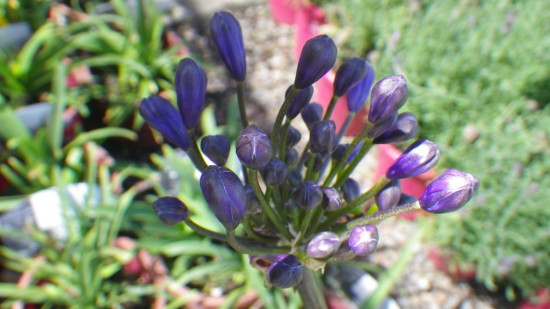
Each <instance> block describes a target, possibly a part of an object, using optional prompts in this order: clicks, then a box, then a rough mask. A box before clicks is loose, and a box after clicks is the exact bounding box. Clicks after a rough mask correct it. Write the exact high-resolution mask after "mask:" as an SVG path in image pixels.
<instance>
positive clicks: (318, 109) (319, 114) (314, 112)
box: [301, 103, 323, 130]
mask: <svg viewBox="0 0 550 309" xmlns="http://www.w3.org/2000/svg"><path fill="white" fill-rule="evenodd" d="M301 114H302V119H303V120H304V122H305V123H306V126H307V128H308V129H309V130H311V128H312V127H313V125H314V124H316V123H317V122H319V121H321V119H322V118H323V106H321V104H319V103H309V104H308V105H306V106H305V107H304V108H303V109H302V113H301Z"/></svg>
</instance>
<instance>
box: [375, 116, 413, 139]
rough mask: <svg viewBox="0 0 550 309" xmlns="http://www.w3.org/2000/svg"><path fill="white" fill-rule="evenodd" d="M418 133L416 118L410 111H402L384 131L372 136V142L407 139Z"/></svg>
mask: <svg viewBox="0 0 550 309" xmlns="http://www.w3.org/2000/svg"><path fill="white" fill-rule="evenodd" d="M417 133H418V120H416V116H415V115H414V114H412V113H402V114H399V116H397V120H396V121H395V122H394V123H393V124H392V126H391V127H390V128H389V129H387V130H386V131H385V132H384V133H382V134H381V135H379V136H377V137H376V138H374V140H373V143H374V144H391V143H399V142H403V141H406V140H409V139H411V138H413V137H415V136H416V134H417Z"/></svg>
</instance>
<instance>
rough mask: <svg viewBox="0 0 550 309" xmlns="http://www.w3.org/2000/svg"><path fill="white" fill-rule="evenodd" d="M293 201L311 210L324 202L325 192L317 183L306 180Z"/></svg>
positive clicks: (295, 193)
mask: <svg viewBox="0 0 550 309" xmlns="http://www.w3.org/2000/svg"><path fill="white" fill-rule="evenodd" d="M292 199H293V200H294V201H295V202H296V204H298V206H300V207H302V208H305V209H308V210H311V209H314V208H316V207H317V206H319V205H321V203H322V202H323V190H321V187H319V185H318V184H317V183H315V181H312V180H306V181H304V182H302V183H301V184H300V185H299V186H298V188H296V191H294V193H293V194H292Z"/></svg>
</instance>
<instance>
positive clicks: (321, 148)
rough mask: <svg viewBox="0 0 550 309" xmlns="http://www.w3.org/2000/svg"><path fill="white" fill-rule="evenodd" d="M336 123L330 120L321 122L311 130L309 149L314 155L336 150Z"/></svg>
mask: <svg viewBox="0 0 550 309" xmlns="http://www.w3.org/2000/svg"><path fill="white" fill-rule="evenodd" d="M336 142H337V134H336V123H334V121H332V120H322V121H319V122H317V123H316V124H314V125H313V128H311V131H310V134H309V147H310V149H311V151H312V152H314V153H323V154H324V153H329V154H330V153H332V151H334V149H336Z"/></svg>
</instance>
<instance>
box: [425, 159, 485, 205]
mask: <svg viewBox="0 0 550 309" xmlns="http://www.w3.org/2000/svg"><path fill="white" fill-rule="evenodd" d="M478 187H479V181H478V179H477V178H476V177H474V176H472V175H470V174H468V173H464V172H462V171H459V170H455V169H448V170H446V171H445V172H443V173H442V174H441V175H440V176H439V177H437V178H436V179H435V180H434V181H433V182H432V183H430V184H429V185H428V187H427V188H426V190H425V191H424V193H422V196H421V197H420V199H419V202H420V206H422V209H424V210H425V211H428V212H431V213H438V214H440V213H446V212H451V211H455V210H458V209H460V208H461V207H462V206H464V205H465V204H466V203H467V202H468V201H469V200H470V199H471V198H472V195H474V193H475V192H476V191H477V188H478Z"/></svg>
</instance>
